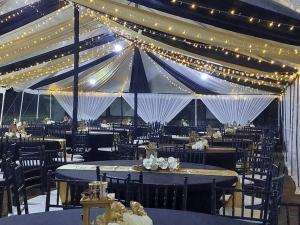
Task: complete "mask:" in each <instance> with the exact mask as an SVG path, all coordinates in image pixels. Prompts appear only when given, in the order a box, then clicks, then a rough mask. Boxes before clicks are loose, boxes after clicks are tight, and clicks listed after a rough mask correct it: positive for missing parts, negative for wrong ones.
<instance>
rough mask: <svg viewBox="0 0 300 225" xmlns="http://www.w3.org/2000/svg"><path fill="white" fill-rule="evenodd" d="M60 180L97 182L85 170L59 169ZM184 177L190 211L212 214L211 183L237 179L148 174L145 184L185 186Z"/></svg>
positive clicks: (229, 183) (191, 165)
mask: <svg viewBox="0 0 300 225" xmlns="http://www.w3.org/2000/svg"><path fill="white" fill-rule="evenodd" d="M85 164H88V165H112V166H113V165H119V166H131V165H139V164H141V161H131V160H119V161H118V160H113V161H101V162H87V163H85ZM180 165H181V167H182V168H194V169H208V170H223V168H220V167H215V166H207V165H200V164H194V163H181V164H180ZM56 172H57V177H58V178H67V179H76V180H86V181H94V180H96V172H95V171H86V170H85V171H84V170H69V169H68V170H63V169H60V168H58V169H57V170H56ZM127 174H128V172H107V175H108V176H116V177H126V175H127ZM138 176H139V173H136V172H133V173H131V178H132V179H138ZM184 177H188V186H189V190H188V192H189V194H188V210H191V211H197V212H207V213H208V212H210V209H211V207H210V205H211V204H210V202H211V199H210V196H211V183H212V180H213V179H215V180H216V183H217V184H218V185H221V186H225V187H230V186H232V185H233V183H234V182H236V179H237V178H236V177H232V176H211V175H191V174H166V173H164V174H163V173H155V172H153V173H152V172H146V173H144V180H143V184H144V185H145V186H146V185H149V186H151V185H155V184H157V185H161V186H172V185H177V186H179V187H182V186H183V181H184Z"/></svg>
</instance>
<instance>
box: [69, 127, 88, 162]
mask: <svg viewBox="0 0 300 225" xmlns="http://www.w3.org/2000/svg"><path fill="white" fill-rule="evenodd" d="M89 151H90V148H89V132H77V133H75V134H74V135H73V136H72V157H71V160H73V157H74V155H81V156H82V157H84V158H85V156H86V153H87V152H89Z"/></svg>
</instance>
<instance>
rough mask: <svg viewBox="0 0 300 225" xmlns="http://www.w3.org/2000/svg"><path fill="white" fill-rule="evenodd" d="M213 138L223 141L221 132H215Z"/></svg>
mask: <svg viewBox="0 0 300 225" xmlns="http://www.w3.org/2000/svg"><path fill="white" fill-rule="evenodd" d="M212 136H213V138H214V139H221V138H222V134H221V132H220V131H217V132H214V133H213V135H212Z"/></svg>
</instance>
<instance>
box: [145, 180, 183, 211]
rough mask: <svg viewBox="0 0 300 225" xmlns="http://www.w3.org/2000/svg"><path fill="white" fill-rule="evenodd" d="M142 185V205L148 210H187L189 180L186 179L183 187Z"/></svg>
mask: <svg viewBox="0 0 300 225" xmlns="http://www.w3.org/2000/svg"><path fill="white" fill-rule="evenodd" d="M140 185H142V188H140V191H142V201H141V203H142V205H143V206H144V207H146V208H165V209H176V210H187V199H188V179H187V177H185V178H184V181H183V186H176V185H172V186H168V185H143V184H140Z"/></svg>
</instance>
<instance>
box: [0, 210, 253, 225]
mask: <svg viewBox="0 0 300 225" xmlns="http://www.w3.org/2000/svg"><path fill="white" fill-rule="evenodd" d="M145 211H146V213H147V214H148V216H149V217H150V218H151V219H152V221H153V225H228V224H230V225H254V224H255V223H250V222H245V221H241V220H235V219H231V218H226V217H221V216H213V215H208V214H203V213H195V212H189V211H177V210H167V209H146V210H145ZM100 214H103V209H93V210H92V211H91V219H92V220H94V218H95V217H96V216H97V215H100ZM81 218H82V209H70V210H64V211H52V212H47V213H34V214H28V215H22V216H11V217H7V218H3V219H0V224H1V225H24V224H26V225H27V224H28V225H54V224H55V225H82V219H81Z"/></svg>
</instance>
